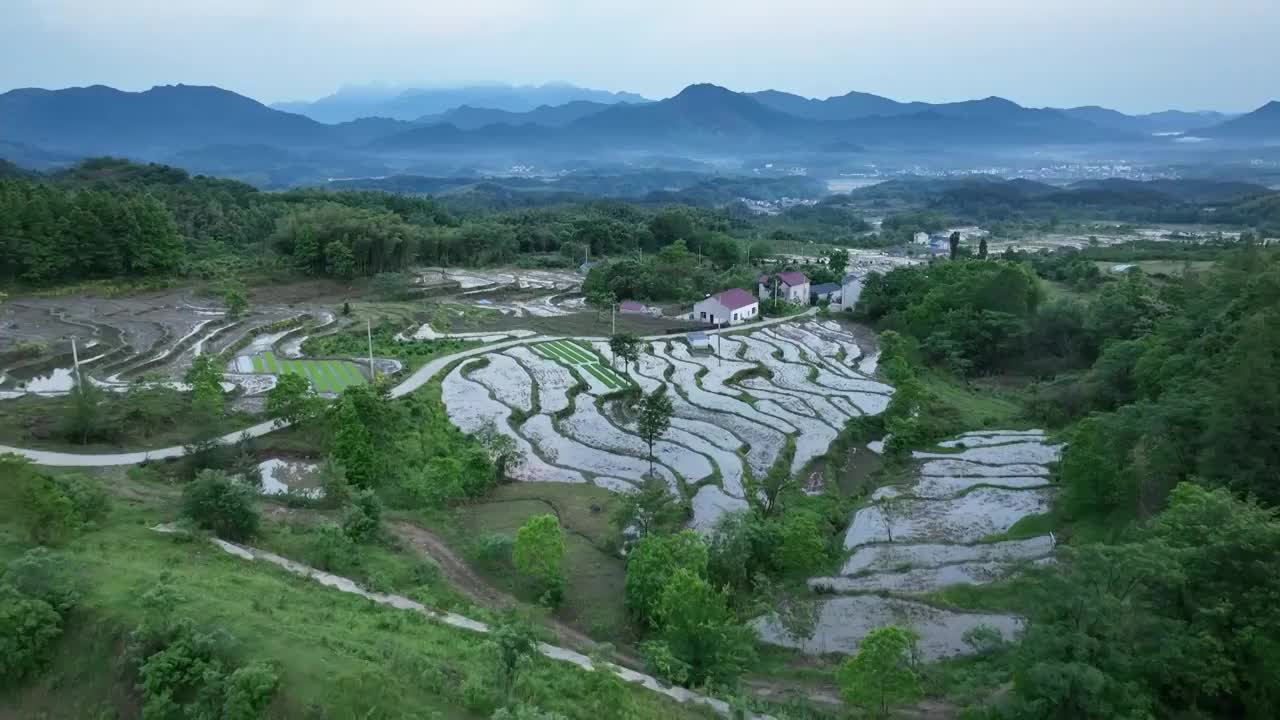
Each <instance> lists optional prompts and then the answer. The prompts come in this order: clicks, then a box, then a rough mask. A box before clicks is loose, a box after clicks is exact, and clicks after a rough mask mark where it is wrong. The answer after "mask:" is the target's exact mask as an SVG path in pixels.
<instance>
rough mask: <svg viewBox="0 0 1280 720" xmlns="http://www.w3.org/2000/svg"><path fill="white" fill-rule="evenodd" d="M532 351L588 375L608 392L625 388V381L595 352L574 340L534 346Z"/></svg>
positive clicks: (588, 346)
mask: <svg viewBox="0 0 1280 720" xmlns="http://www.w3.org/2000/svg"><path fill="white" fill-rule="evenodd" d="M533 349H534V350H536V351H537V352H538V353H540V354H541V355H542V356H543V357H545V358H547V359H548V360H558V361H560V362H562V363H565V364H567V365H570V366H571V367H574V368H577V369H578V370H581V371H583V372H586V373H589V374H590V375H591V376H592V377H594V378H595V379H596V380H598V381H600V382H601V383H602V384H604V385H605V386H606V387H608V388H609V389H610V390H621V389H622V388H624V387H626V386H627V379H626V378H625V377H623V376H622V375H619V374H618V373H617V372H615V371H614V369H613V368H611V367H609V366H608V365H606V364H605V363H604V361H603V360H602V359H601V358H600V356H599V355H597V354H596V351H595V350H594V349H592V348H591V346H590V345H587V344H585V343H579V342H578V341H576V340H556V341H554V342H548V343H541V344H538V345H534V346H533ZM588 382H590V380H588Z"/></svg>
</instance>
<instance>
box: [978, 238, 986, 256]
mask: <svg viewBox="0 0 1280 720" xmlns="http://www.w3.org/2000/svg"><path fill="white" fill-rule="evenodd" d="M978 257H980V258H982V259H983V260H986V259H987V239H986V238H985V237H984V238H982V239H981V240H979V241H978Z"/></svg>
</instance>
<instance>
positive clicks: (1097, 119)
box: [1059, 105, 1231, 135]
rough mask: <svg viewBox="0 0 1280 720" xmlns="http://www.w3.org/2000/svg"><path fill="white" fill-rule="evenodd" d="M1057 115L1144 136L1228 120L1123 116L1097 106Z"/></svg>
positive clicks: (1168, 113) (1204, 115) (1210, 115)
mask: <svg viewBox="0 0 1280 720" xmlns="http://www.w3.org/2000/svg"><path fill="white" fill-rule="evenodd" d="M1059 112H1062V113H1064V114H1065V115H1067V116H1069V117H1073V118H1077V119H1080V120H1086V121H1088V122H1091V123H1093V124H1095V125H1097V126H1099V127H1105V128H1112V129H1115V130H1123V131H1126V132H1132V133H1144V134H1147V135H1152V134H1155V133H1180V132H1186V131H1188V130H1193V129H1196V128H1202V127H1205V126H1206V125H1212V124H1214V123H1220V122H1222V121H1224V120H1227V119H1228V118H1230V117H1231V116H1230V115H1226V114H1224V113H1218V112H1208V111H1206V112H1184V111H1182V110H1165V111H1163V112H1157V113H1148V114H1146V115H1126V114H1124V113H1122V112H1119V111H1117V110H1112V109H1110V108H1104V107H1098V106H1097V105H1087V106H1084V107H1074V108H1066V109H1064V110H1060V111H1059Z"/></svg>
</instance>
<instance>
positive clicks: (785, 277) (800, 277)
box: [778, 272, 809, 287]
mask: <svg viewBox="0 0 1280 720" xmlns="http://www.w3.org/2000/svg"><path fill="white" fill-rule="evenodd" d="M778 279H779V280H781V281H782V282H784V283H786V284H788V285H790V286H792V287H795V286H796V285H803V284H805V283H807V282H809V278H807V277H805V275H804V273H802V272H784V273H778Z"/></svg>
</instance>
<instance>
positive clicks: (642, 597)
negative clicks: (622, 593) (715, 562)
mask: <svg viewBox="0 0 1280 720" xmlns="http://www.w3.org/2000/svg"><path fill="white" fill-rule="evenodd" d="M679 569H687V570H689V571H691V572H693V573H694V574H695V575H698V576H700V577H705V576H706V574H707V546H706V545H705V544H704V543H703V542H702V538H701V537H699V536H698V534H697V533H695V532H693V531H692V530H682V531H680V532H678V533H675V534H674V535H649V536H647V537H643V538H641V539H640V540H639V542H637V543H636V544H635V546H634V547H633V548H632V549H631V552H630V554H628V555H627V579H626V588H625V590H626V604H627V610H629V611H630V612H631V615H632V617H634V618H635V619H636V620H637V621H638V622H640V623H641V624H642V625H645V626H648V627H653V626H655V625H656V624H657V620H658V611H659V608H660V603H661V599H662V591H663V588H665V587H666V585H667V581H668V580H670V579H671V577H672V576H673V575H674V574H675V572H676V571H677V570H679Z"/></svg>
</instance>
